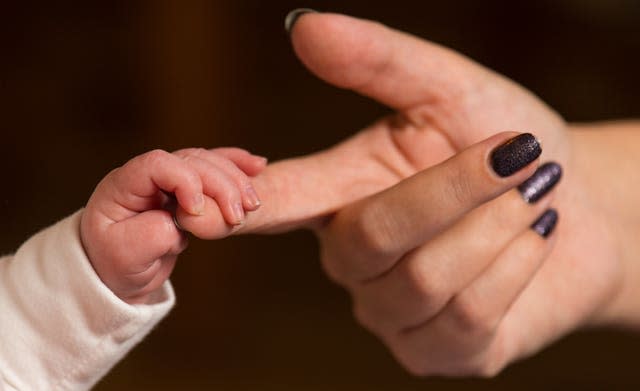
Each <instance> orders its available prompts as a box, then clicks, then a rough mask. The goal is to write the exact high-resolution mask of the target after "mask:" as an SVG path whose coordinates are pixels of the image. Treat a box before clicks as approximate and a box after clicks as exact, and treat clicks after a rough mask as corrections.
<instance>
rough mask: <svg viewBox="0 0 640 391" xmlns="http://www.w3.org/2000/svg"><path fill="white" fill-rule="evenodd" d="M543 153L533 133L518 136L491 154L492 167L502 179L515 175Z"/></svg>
mask: <svg viewBox="0 0 640 391" xmlns="http://www.w3.org/2000/svg"><path fill="white" fill-rule="evenodd" d="M541 153H542V148H541V147H540V143H539V142H538V140H536V138H535V137H534V136H533V135H532V134H531V133H523V134H521V135H518V136H516V137H514V138H512V139H511V140H509V141H507V142H506V143H504V144H502V145H500V146H499V147H497V148H496V149H494V150H493V152H491V167H493V171H495V172H496V174H498V175H500V176H501V177H507V176H510V175H513V174H514V173H516V172H517V171H519V170H520V169H522V168H524V167H525V166H526V165H527V164H529V163H531V162H532V161H534V160H536V159H537V158H538V156H540V154H541Z"/></svg>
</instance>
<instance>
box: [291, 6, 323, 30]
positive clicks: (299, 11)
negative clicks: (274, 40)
mask: <svg viewBox="0 0 640 391" xmlns="http://www.w3.org/2000/svg"><path fill="white" fill-rule="evenodd" d="M310 12H313V13H317V12H318V11H316V10H313V9H311V8H297V9H294V10H293V11H291V12H289V13H288V14H287V16H286V17H285V18H284V29H285V30H287V32H288V33H289V34H291V29H293V25H295V24H296V22H297V21H298V19H299V18H300V17H301V16H302V15H304V14H308V13H310Z"/></svg>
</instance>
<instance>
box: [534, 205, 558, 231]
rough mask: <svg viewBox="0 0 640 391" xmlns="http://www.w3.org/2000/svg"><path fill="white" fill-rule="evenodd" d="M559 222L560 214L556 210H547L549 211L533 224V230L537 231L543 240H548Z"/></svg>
mask: <svg viewBox="0 0 640 391" xmlns="http://www.w3.org/2000/svg"><path fill="white" fill-rule="evenodd" d="M557 222H558V212H556V210H555V209H547V211H546V212H544V213H543V214H542V216H540V217H539V218H538V220H536V222H535V223H533V225H532V226H531V229H533V230H534V231H536V232H537V233H538V234H540V236H542V237H543V238H546V237H547V236H549V235H551V232H553V229H554V228H555V227H556V223H557Z"/></svg>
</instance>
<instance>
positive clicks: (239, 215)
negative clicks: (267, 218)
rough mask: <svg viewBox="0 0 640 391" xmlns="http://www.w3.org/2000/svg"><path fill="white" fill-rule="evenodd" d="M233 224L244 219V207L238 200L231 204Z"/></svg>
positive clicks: (237, 223) (239, 222) (240, 222)
mask: <svg viewBox="0 0 640 391" xmlns="http://www.w3.org/2000/svg"><path fill="white" fill-rule="evenodd" d="M233 218H234V224H236V225H240V224H242V222H243V221H244V208H242V204H241V203H240V202H238V203H235V204H233Z"/></svg>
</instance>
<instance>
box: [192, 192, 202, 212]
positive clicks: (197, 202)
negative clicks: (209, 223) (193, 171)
mask: <svg viewBox="0 0 640 391" xmlns="http://www.w3.org/2000/svg"><path fill="white" fill-rule="evenodd" d="M193 214H195V215H197V216H202V215H203V214H204V197H203V196H202V193H198V194H196V196H195V197H194V199H193Z"/></svg>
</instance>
